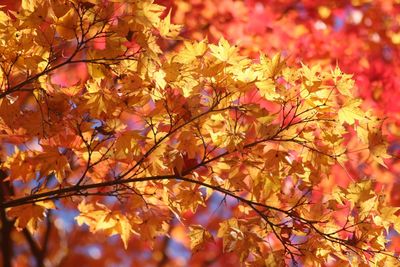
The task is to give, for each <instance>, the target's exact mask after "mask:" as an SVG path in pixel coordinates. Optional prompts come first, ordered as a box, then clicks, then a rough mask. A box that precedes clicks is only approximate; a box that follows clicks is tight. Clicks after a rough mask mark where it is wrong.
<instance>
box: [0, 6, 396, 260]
mask: <svg viewBox="0 0 400 267" xmlns="http://www.w3.org/2000/svg"><path fill="white" fill-rule="evenodd" d="M170 14H171V13H167V14H166V13H165V8H164V7H162V6H160V5H157V4H154V3H153V1H151V0H141V1H111V0H110V1H84V0H73V1H53V0H41V1H40V0H36V1H22V4H21V9H20V10H19V12H13V11H8V12H3V11H1V12H0V24H1V25H2V26H1V28H0V42H1V46H0V51H1V53H0V67H1V71H0V85H1V87H0V88H1V89H0V98H1V100H0V128H1V143H2V149H3V150H2V162H1V190H2V191H1V194H0V195H1V227H2V235H1V238H2V239H1V244H2V253H3V254H2V255H3V262H4V266H10V264H11V256H12V255H17V254H18V253H19V252H18V251H17V250H16V249H15V248H16V247H17V246H21V247H23V246H28V247H29V250H28V251H30V252H28V254H29V253H31V255H32V257H33V258H34V259H35V260H36V262H37V264H38V265H39V266H40V265H44V264H45V263H46V264H49V265H57V264H60V262H61V260H60V256H59V254H57V253H54V255H55V256H52V255H50V254H47V253H46V249H47V248H48V249H49V250H50V249H51V250H53V251H60V250H62V249H61V247H57V246H56V245H54V244H53V243H55V241H54V240H57V238H58V239H60V238H61V237H60V236H56V235H55V234H51V229H52V227H53V228H54V227H56V228H60V227H62V226H60V225H61V224H62V223H61V222H60V218H62V214H63V211H64V210H65V211H67V210H75V212H76V216H74V217H75V220H76V223H77V224H78V225H86V226H87V227H88V229H89V231H90V232H92V233H100V234H105V235H107V236H111V235H115V234H118V235H119V236H120V238H121V240H122V243H123V246H124V247H125V249H128V250H129V249H131V247H133V246H134V245H133V244H132V242H131V240H138V239H139V240H141V242H145V243H146V244H147V245H150V246H151V245H156V243H157V239H155V238H157V237H159V236H170V235H171V234H172V233H171V228H172V227H173V225H174V224H179V225H182V226H184V229H185V230H184V232H185V233H186V235H187V236H188V238H189V240H190V242H188V246H189V247H190V249H191V250H192V251H193V253H195V252H197V251H202V250H206V249H207V248H208V247H209V246H210V243H213V242H219V241H218V240H222V248H223V252H224V253H233V254H234V255H236V256H237V258H236V259H237V261H238V262H243V263H245V264H248V265H251V266H274V265H281V264H283V263H286V264H289V263H290V262H293V263H297V262H299V263H302V264H305V265H308V266H311V265H312V266H320V265H326V264H332V263H336V264H340V263H348V262H350V264H359V265H362V264H364V265H367V264H368V262H373V263H376V264H377V265H378V266H381V265H383V264H384V263H386V264H387V263H388V262H389V263H390V262H392V263H393V264H397V263H398V262H397V260H396V258H395V257H394V256H393V255H394V254H393V253H392V252H390V251H389V250H388V249H387V240H386V236H387V235H388V233H389V231H390V230H391V229H393V228H394V230H395V231H397V232H400V229H399V226H400V221H399V218H398V217H397V216H396V212H397V211H398V208H395V207H392V206H390V205H389V203H388V200H387V199H386V198H385V195H384V194H382V193H380V192H377V191H376V190H375V182H374V180H373V179H370V178H369V177H365V178H363V179H359V180H357V181H355V180H354V181H353V182H351V183H350V184H349V185H348V186H346V187H340V186H334V187H333V188H329V189H327V188H322V187H320V184H321V182H322V181H325V180H328V179H332V177H330V173H331V172H330V171H331V167H332V166H333V165H335V164H339V165H343V164H345V162H346V161H347V155H348V153H349V152H351V151H348V149H347V139H346V136H348V135H349V134H351V133H355V134H356V135H357V137H358V140H359V141H358V142H359V143H360V144H362V146H363V148H364V149H365V151H368V153H369V156H368V160H373V161H375V162H377V163H379V164H380V165H382V166H385V159H386V158H388V155H387V154H386V148H387V145H386V141H385V140H384V138H383V136H382V132H381V126H382V121H381V119H379V118H377V117H376V116H374V114H373V112H372V111H364V110H362V109H361V108H360V105H361V100H360V99H358V98H357V97H355V96H354V81H353V78H352V75H349V74H345V73H343V72H342V71H341V70H340V68H339V67H338V66H332V67H331V68H326V67H324V66H321V65H318V64H315V65H310V66H309V65H307V64H302V65H301V66H299V65H295V64H293V65H291V64H288V63H287V61H286V59H285V58H284V57H283V56H281V54H279V53H276V54H274V55H265V54H263V53H260V55H259V57H258V58H257V59H251V58H249V57H245V56H242V55H241V54H240V49H239V47H238V46H234V45H231V44H230V43H229V42H228V41H226V40H225V39H224V38H221V39H220V40H219V41H218V42H217V43H210V42H209V41H208V40H207V39H203V40H201V41H194V40H189V39H185V38H183V37H181V36H180V31H181V30H182V26H180V25H176V24H173V23H171V15H170ZM215 199H219V201H220V204H219V205H220V207H218V208H217V209H229V210H230V213H231V214H230V215H229V216H228V218H223V217H219V216H213V214H212V213H213V211H212V210H211V211H210V210H209V211H208V213H205V214H206V215H207V216H209V217H210V219H209V221H208V220H206V221H204V220H200V219H197V220H193V219H192V217H193V216H196V214H198V213H201V211H202V210H203V212H204V209H209V208H210V206H212V204H213V203H215V202H216V201H218V200H215ZM57 212H58V214H59V218H58V219H57V220H54V219H52V218H53V216H55V215H52V214H53V213H57ZM60 214H61V215H60ZM211 220H212V221H213V222H212V224H211V223H210V221H211ZM73 227H77V226H76V225H74V226H73ZM24 238H25V239H24ZM23 240H26V241H23ZM39 241H42V242H43V243H42V244H39ZM88 242H89V241H88ZM52 244H53V245H52ZM93 244H96V242H95V241H93ZM13 248H14V250H13ZM18 260H21V261H23V257H22V256H21V257H17V258H15V259H14V263H17V262H18ZM25 261H28V260H27V259H25Z"/></svg>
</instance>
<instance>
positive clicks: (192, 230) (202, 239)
mask: <svg viewBox="0 0 400 267" xmlns="http://www.w3.org/2000/svg"><path fill="white" fill-rule="evenodd" d="M189 238H190V249H191V250H193V251H198V250H200V249H201V248H202V247H203V246H204V243H206V242H208V241H210V240H213V237H212V235H211V233H210V232H208V231H207V230H206V229H204V228H203V227H202V226H201V225H192V226H190V227H189Z"/></svg>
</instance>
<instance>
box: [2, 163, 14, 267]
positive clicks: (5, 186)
mask: <svg viewBox="0 0 400 267" xmlns="http://www.w3.org/2000/svg"><path fill="white" fill-rule="evenodd" d="M6 177H7V174H6V173H5V172H4V171H2V170H0V202H1V203H3V202H4V201H5V197H6V196H7V195H9V194H10V184H9V183H8V182H5V181H4V179H5V178H6ZM0 221H1V231H0V233H1V235H0V245H1V254H2V261H3V266H4V267H11V263H12V258H13V254H14V251H13V244H12V240H11V231H12V229H13V225H12V224H13V223H12V221H10V220H8V218H7V215H6V209H5V208H1V209H0Z"/></svg>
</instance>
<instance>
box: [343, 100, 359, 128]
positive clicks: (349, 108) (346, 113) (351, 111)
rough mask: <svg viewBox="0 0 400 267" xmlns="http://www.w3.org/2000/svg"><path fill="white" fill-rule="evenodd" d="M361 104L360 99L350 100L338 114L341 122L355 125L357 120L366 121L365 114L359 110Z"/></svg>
mask: <svg viewBox="0 0 400 267" xmlns="http://www.w3.org/2000/svg"><path fill="white" fill-rule="evenodd" d="M360 104H361V101H360V100H359V99H351V100H348V101H347V102H346V103H345V104H344V105H343V107H342V108H341V109H340V110H339V112H338V116H339V121H340V122H341V123H344V122H346V123H348V124H349V125H353V124H354V123H355V121H356V120H359V121H361V120H364V113H363V112H362V110H361V109H360V108H359V106H360Z"/></svg>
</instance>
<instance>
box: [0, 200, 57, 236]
mask: <svg viewBox="0 0 400 267" xmlns="http://www.w3.org/2000/svg"><path fill="white" fill-rule="evenodd" d="M54 208H55V206H54V203H53V202H51V201H42V202H37V203H36V204H27V205H21V206H17V207H12V208H10V209H8V210H7V216H8V217H10V218H13V219H15V223H14V224H15V227H16V228H17V229H18V230H19V231H21V230H22V229H23V228H28V229H29V231H30V232H34V231H36V230H37V228H38V221H39V220H41V219H42V218H44V216H45V211H46V209H54Z"/></svg>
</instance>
